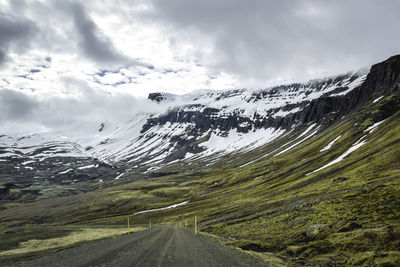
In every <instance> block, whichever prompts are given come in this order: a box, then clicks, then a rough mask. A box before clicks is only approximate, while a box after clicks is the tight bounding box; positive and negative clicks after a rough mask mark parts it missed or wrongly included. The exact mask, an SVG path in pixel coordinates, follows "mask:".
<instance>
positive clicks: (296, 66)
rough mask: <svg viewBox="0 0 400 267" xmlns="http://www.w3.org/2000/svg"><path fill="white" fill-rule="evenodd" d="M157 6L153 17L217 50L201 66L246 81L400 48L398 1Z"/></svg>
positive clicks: (338, 67)
mask: <svg viewBox="0 0 400 267" xmlns="http://www.w3.org/2000/svg"><path fill="white" fill-rule="evenodd" d="M152 3H153V7H154V9H153V14H152V16H153V17H154V18H155V19H156V20H158V21H160V23H162V24H165V25H169V26H170V27H171V28H170V34H172V35H175V36H177V38H179V36H183V35H189V38H191V39H192V40H194V41H193V45H194V46H196V43H197V44H198V43H201V41H203V40H207V41H206V42H207V44H208V46H209V47H210V48H211V49H212V50H211V51H212V52H211V53H210V54H208V53H207V52H204V51H203V52H201V53H200V55H199V58H201V59H202V60H201V61H202V64H205V65H206V66H208V67H213V68H214V69H215V70H223V71H226V72H229V73H233V74H235V75H238V76H240V77H242V78H247V79H259V80H268V79H271V78H276V77H279V78H281V77H282V78H285V77H291V78H295V79H302V77H306V76H307V75H309V74H310V73H314V75H315V72H318V71H322V70H327V71H329V72H332V73H335V72H343V71H347V70H350V69H354V68H359V67H363V66H368V65H370V64H372V63H375V62H378V61H379V60H382V59H384V58H386V57H388V56H391V55H393V54H396V53H399V51H400V48H399V47H400V35H399V34H398V25H400V16H398V10H400V1H397V0H388V1H385V3H384V4H383V3H382V1H379V0H346V1H345V0H338V1H318V0H304V1H292V0H280V1H275V0H252V1H242V0H230V1H225V0H202V1H197V0H170V1H164V0H153V1H152ZM181 33H184V34H181ZM193 33H195V34H193ZM196 34H198V35H199V37H197V39H196V38H194V37H193V36H196ZM180 38H181V39H180V41H184V42H185V41H188V38H186V39H185V37H180ZM189 42H190V40H189ZM199 50H200V51H201V49H199ZM307 78H309V77H307Z"/></svg>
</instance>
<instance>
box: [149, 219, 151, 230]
mask: <svg viewBox="0 0 400 267" xmlns="http://www.w3.org/2000/svg"><path fill="white" fill-rule="evenodd" d="M149 227H150V229H151V221H150V223H149Z"/></svg>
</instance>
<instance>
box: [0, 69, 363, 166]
mask: <svg viewBox="0 0 400 267" xmlns="http://www.w3.org/2000/svg"><path fill="white" fill-rule="evenodd" d="M365 77H366V74H365V73H358V72H355V73H349V74H346V75H341V76H338V77H334V78H329V79H326V80H318V81H311V82H309V83H307V84H290V85H285V86H277V87H273V88H267V89H263V90H246V89H238V90H230V91H197V92H195V93H191V94H187V95H171V94H161V93H158V94H157V93H156V94H151V95H150V96H149V98H150V99H152V100H154V105H158V103H159V102H168V106H169V110H168V111H167V112H166V113H164V114H136V115H132V116H131V119H130V120H129V121H127V122H126V123H123V124H119V125H114V124H113V123H112V122H102V123H101V124H100V125H98V127H96V128H94V127H92V129H88V127H87V126H84V125H76V126H75V127H76V128H73V127H71V126H69V127H68V128H67V129H63V130H59V131H54V132H45V133H34V134H31V135H25V136H8V135H2V136H1V137H0V145H1V148H0V151H1V152H0V153H1V154H0V157H1V158H2V160H5V159H9V158H14V159H16V158H26V159H27V160H31V161H36V160H38V161H43V160H44V159H46V158H52V157H75V158H87V157H92V158H95V159H98V160H100V161H103V162H106V163H110V164H116V163H118V162H124V163H131V164H132V165H137V164H149V165H154V164H159V163H167V162H170V161H172V160H177V159H184V158H189V157H193V156H197V157H201V156H206V155H210V154H213V153H229V152H233V151H235V150H238V149H250V148H252V147H257V146H260V145H263V144H265V143H266V142H268V141H270V140H271V139H273V138H274V137H277V136H279V135H281V134H283V133H284V132H285V131H286V130H288V129H290V128H292V127H294V126H295V125H296V124H298V123H300V121H298V119H297V118H296V116H295V115H296V114H300V113H301V112H302V111H303V110H304V109H306V108H307V107H308V106H309V105H310V103H311V101H313V100H315V99H319V98H321V97H328V96H331V97H334V96H341V95H346V94H347V93H348V92H350V91H351V90H353V89H354V88H355V87H357V86H358V85H360V84H361V83H362V82H363V81H364V79H365ZM288 118H290V119H288ZM293 118H294V119H293Z"/></svg>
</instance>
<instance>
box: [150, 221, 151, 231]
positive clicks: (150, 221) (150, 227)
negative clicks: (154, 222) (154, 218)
mask: <svg viewBox="0 0 400 267" xmlns="http://www.w3.org/2000/svg"><path fill="white" fill-rule="evenodd" d="M150 229H151V221H150Z"/></svg>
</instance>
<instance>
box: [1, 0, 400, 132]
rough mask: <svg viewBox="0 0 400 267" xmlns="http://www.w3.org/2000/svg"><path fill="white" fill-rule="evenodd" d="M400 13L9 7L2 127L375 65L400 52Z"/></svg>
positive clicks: (259, 1)
mask: <svg viewBox="0 0 400 267" xmlns="http://www.w3.org/2000/svg"><path fill="white" fill-rule="evenodd" d="M399 10H400V1H398V0H385V1H381V0H335V1H321V0H302V1H293V0H279V1H277V0H252V1H243V0H229V1H227V0H201V1H198V0H102V1H94V0H85V1H73V0H62V1H61V0H60V1H56V0H54V1H52V0H0V114H1V115H0V122H9V121H12V122H18V121H24V122H26V121H29V120H34V119H36V120H37V119H38V118H42V117H43V114H45V116H47V117H50V118H49V119H48V121H47V122H46V124H49V123H51V122H53V121H54V120H59V118H60V116H61V114H65V113H70V114H71V113H72V114H75V113H76V116H83V115H85V114H86V115H87V114H89V113H94V112H95V113H96V114H99V113H101V114H103V113H104V114H110V110H114V109H118V108H119V109H121V108H122V109H124V110H125V112H134V111H137V110H138V109H143V108H145V107H146V106H147V105H146V104H145V103H144V104H143V101H142V100H138V97H145V96H147V95H148V93H149V92H154V91H166V92H171V93H177V94H183V93H187V92H190V91H192V90H195V89H203V88H209V89H226V88H238V87H240V88H242V87H251V88H264V87H267V86H270V85H275V84H279V83H288V82H293V81H305V80H308V79H310V78H319V77H323V76H328V75H332V74H338V73H343V72H347V71H349V70H356V69H359V68H362V67H368V66H370V65H371V64H374V63H377V62H379V61H382V60H384V59H385V58H387V57H389V56H391V55H394V54H398V53H399V52H400V35H399V34H398V27H399V26H400V16H399V15H398V11H399ZM111 102H112V103H111ZM60 107H61V108H60ZM99 107H100V108H99ZM107 109H108V110H107ZM104 110H106V111H104ZM46 112H47V114H46ZM111 113H112V114H113V116H121V114H120V113H118V112H117V113H115V112H111ZM3 125H6V124H3ZM4 127H5V126H3V128H4ZM7 127H8V126H7Z"/></svg>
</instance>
